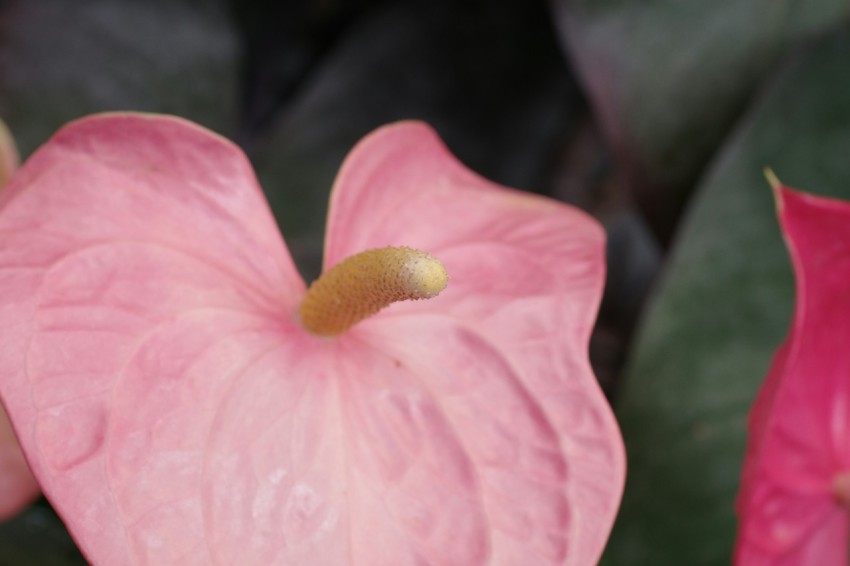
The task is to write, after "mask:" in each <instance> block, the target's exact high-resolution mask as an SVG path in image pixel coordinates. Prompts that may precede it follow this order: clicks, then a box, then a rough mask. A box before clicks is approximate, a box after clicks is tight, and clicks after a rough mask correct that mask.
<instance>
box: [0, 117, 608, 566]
mask: <svg viewBox="0 0 850 566" xmlns="http://www.w3.org/2000/svg"><path fill="white" fill-rule="evenodd" d="M0 238H2V241H3V246H2V248H0V313H2V320H3V324H2V325H0V375H2V376H3V381H2V384H0V392H2V395H3V399H4V401H5V402H6V404H7V406H8V408H9V413H10V415H11V418H12V420H13V422H14V424H15V427H16V430H17V432H18V434H19V437H20V440H21V443H22V445H23V447H24V450H25V453H26V455H27V457H28V459H29V461H30V463H31V465H32V467H33V469H34V472H35V474H36V476H37V478H38V479H39V481H40V482H41V485H42V487H43V489H44V491H45V493H46V494H47V496H48V497H49V498H50V500H51V502H52V503H53V504H54V506H55V507H56V508H57V510H58V511H59V513H60V514H61V515H62V517H63V518H64V520H65V521H66V523H67V524H68V526H69V528H70V530H71V532H72V534H73V535H74V537H75V539H76V540H77V542H78V543H79V545H80V546H81V548H82V550H83V552H84V553H85V554H86V555H87V556H88V558H89V559H90V560H92V561H94V562H96V563H99V564H110V565H121V564H174V563H179V564H207V563H238V564H311V565H313V564H319V565H323V564H328V565H340V564H343V565H344V564H356V565H369V566H373V565H381V564H386V565H393V566H397V565H405V564H463V565H472V564H518V565H519V564H590V563H593V562H594V561H595V560H596V559H597V558H598V556H599V554H600V553H601V550H602V547H603V545H604V542H605V540H606V538H607V536H608V532H609V529H610V527H611V523H612V521H613V518H614V515H615V512H616V509H617V505H618V503H619V499H620V494H621V489H622V482H623V475H624V459H623V452H622V443H621V440H620V436H619V432H618V430H617V427H616V423H615V421H614V419H613V417H612V415H611V412H610V411H609V408H608V406H607V404H606V402H605V400H604V398H603V397H602V395H601V393H600V390H599V388H598V387H597V384H596V382H595V380H594V377H593V374H592V373H591V371H590V368H589V364H588V360H587V354H586V350H587V343H588V337H589V333H590V329H591V326H592V323H593V319H594V317H595V313H596V309H597V305H598V301H599V298H600V293H601V288H602V281H603V269H604V267H603V257H602V255H603V234H602V231H601V229H600V228H599V226H598V225H597V224H596V223H595V222H594V221H592V220H591V219H589V218H588V217H586V216H585V215H584V214H582V213H580V212H578V211H576V210H574V209H572V208H570V207H567V206H564V205H561V204H558V203H555V202H552V201H548V200H545V199H541V198H537V197H532V196H528V195H525V194H522V193H519V192H515V191H512V190H509V189H504V188H501V187H497V186H495V185H493V184H491V183H489V182H488V181H486V180H484V179H482V178H480V177H478V176H477V175H475V174H474V173H472V172H470V171H469V170H467V169H465V168H464V167H463V166H462V165H460V164H459V163H458V162H457V161H456V160H455V159H454V158H453V157H452V156H451V155H450V154H449V153H448V151H447V150H446V148H445V147H444V146H443V145H442V143H441V142H440V141H439V139H438V138H437V137H436V135H435V134H434V132H433V131H432V130H431V129H430V128H428V127H427V126H425V125H423V124H419V123H400V124H397V125H393V126H388V127H385V128H383V129H381V130H378V131H377V132H376V133H374V134H372V135H371V136H369V137H367V138H366V139H365V140H364V141H362V142H361V143H360V144H359V145H358V146H357V147H356V148H355V149H354V150H353V152H352V154H351V155H350V156H349V157H348V159H347V160H346V162H345V164H344V165H343V168H342V171H341V172H340V175H339V177H338V179H337V181H336V185H335V188H334V193H333V197H332V200H331V205H330V212H329V223H328V228H327V240H326V250H325V252H326V253H325V265H326V266H330V265H334V264H336V263H337V262H339V261H341V260H342V259H344V258H345V257H348V256H351V255H353V254H354V253H356V252H359V251H363V250H365V249H370V248H377V247H383V246H389V245H394V246H399V245H406V246H411V247H415V248H418V249H422V250H426V251H428V252H430V253H433V254H434V255H435V256H437V257H439V258H440V259H441V260H442V262H443V263H444V264H445V266H446V268H447V270H448V272H449V274H450V282H449V286H448V288H447V289H446V290H445V291H444V292H443V293H442V294H441V295H440V296H439V297H437V298H435V299H432V300H430V301H424V302H423V301H417V302H415V303H399V304H396V305H393V306H391V307H389V308H387V309H385V310H383V311H381V312H380V313H378V314H377V315H375V316H374V317H372V318H370V319H368V320H366V321H364V322H362V323H360V324H359V325H357V326H355V327H354V328H353V329H352V330H350V331H349V332H347V333H345V334H343V335H341V336H339V337H337V338H332V339H328V338H320V337H317V336H313V335H311V334H309V333H307V332H306V331H305V330H304V329H303V328H302V327H301V326H300V324H299V322H298V319H297V314H296V313H297V309H298V305H299V301H300V299H301V297H302V296H303V294H304V291H305V285H304V282H303V281H302V280H301V278H300V277H299V275H298V273H297V272H296V270H295V268H294V267H293V264H292V262H291V260H290V257H289V254H288V252H287V250H286V247H285V245H284V244H283V241H282V240H281V238H280V235H279V232H278V230H277V228H276V226H275V224H274V221H273V219H272V217H271V215H270V213H269V211H268V207H267V205H266V203H265V201H264V199H263V197H262V193H261V191H260V189H259V187H258V186H257V183H256V180H255V177H254V175H253V173H252V171H251V169H250V166H249V164H248V163H247V161H246V159H245V158H244V156H243V155H242V153H241V152H240V151H239V150H238V149H237V148H236V147H234V146H233V145H232V144H230V143H229V142H227V141H226V140H223V139H221V138H219V137H217V136H215V135H212V134H210V133H209V132H207V131H205V130H203V129H201V128H199V127H197V126H194V125H192V124H190V123H187V122H185V121H182V120H179V119H175V118H166V117H156V116H147V115H102V116H97V117H92V118H89V119H85V120H82V121H79V122H76V123H73V124H71V125H69V126H67V127H66V128H65V129H63V130H62V131H60V132H59V133H58V134H57V135H56V136H55V137H54V138H53V139H52V140H51V141H50V142H49V143H48V144H46V145H45V146H44V147H43V148H41V149H40V150H39V151H38V152H37V153H36V154H35V155H34V156H33V157H32V158H31V159H30V160H29V161H28V162H27V163H26V164H25V165H24V167H23V168H22V169H21V171H20V172H19V174H18V175H17V176H16V177H15V178H14V180H13V181H12V183H11V185H10V186H9V188H8V190H7V191H5V192H4V193H2V194H0Z"/></svg>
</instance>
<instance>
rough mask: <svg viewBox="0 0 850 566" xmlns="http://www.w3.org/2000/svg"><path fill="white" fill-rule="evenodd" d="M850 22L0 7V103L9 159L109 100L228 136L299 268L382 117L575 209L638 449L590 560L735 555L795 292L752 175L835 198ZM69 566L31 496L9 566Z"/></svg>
mask: <svg viewBox="0 0 850 566" xmlns="http://www.w3.org/2000/svg"><path fill="white" fill-rule="evenodd" d="M848 20H850V0H841V1H839V0H748V1H746V2H741V1H740V0H715V1H713V2H683V1H681V0H550V1H549V2H546V1H544V0H532V1H528V2H517V1H515V0H431V1H427V0H406V1H405V0H399V1H392V0H293V1H286V2H281V1H277V0H230V1H228V0H145V1H142V0H0V118H2V119H3V120H5V121H6V123H7V124H8V126H9V128H10V130H11V131H12V132H13V134H14V136H15V138H16V139H17V141H18V144H19V147H20V151H21V155H22V157H24V158H25V157H26V156H27V155H29V154H30V153H31V152H32V151H33V150H34V149H35V148H36V147H38V146H39V145H40V144H41V143H43V142H44V141H46V140H47V139H48V138H49V137H50V135H52V133H53V132H55V131H56V129H58V128H59V127H60V126H61V125H62V124H64V123H66V122H68V121H70V120H73V119H75V118H78V117H80V116H84V115H86V114H89V113H92V112H100V111H107V110H144V111H152V112H165V113H172V114H178V115H181V116H184V117H187V118H189V119H191V120H194V121H196V122H199V123H201V124H203V125H205V126H207V127H209V128H212V129H213V130H216V131H218V132H220V133H222V134H223V135H225V136H227V137H230V138H232V139H234V140H236V141H237V143H239V144H240V145H241V146H242V147H243V148H244V149H245V151H246V152H247V153H248V155H249V157H250V158H251V159H252V161H253V163H254V165H255V167H256V170H257V175H258V177H259V179H260V181H261V183H262V185H263V187H264V190H265V191H266V193H267V195H268V198H269V201H270V203H271V205H272V208H273V210H274V213H275V215H276V217H277V219H278V222H279V224H280V226H281V231H282V233H283V234H284V236H285V237H286V239H287V242H288V244H289V246H290V249H291V250H292V252H293V255H294V257H295V259H296V262H297V263H298V265H299V268H300V269H301V271H302V273H304V275H305V277H306V278H307V279H312V278H313V277H314V276H315V275H316V274H317V273H318V272H319V269H320V265H321V247H322V234H323V230H324V217H325V211H326V206H327V197H328V193H329V190H330V186H331V183H332V182H333V178H334V175H335V173H336V170H337V168H338V166H339V163H340V160H341V159H342V158H343V156H344V155H345V153H346V152H347V151H348V149H350V147H351V146H352V145H353V144H354V143H355V142H356V141H357V140H358V139H359V138H360V137H362V136H363V135H364V134H366V133H367V132H369V131H370V130H372V129H374V128H375V127H377V126H380V125H382V124H384V123H387V122H390V121H393V120H399V119H411V118H413V119H423V120H426V121H428V122H430V123H431V124H432V125H434V126H435V127H436V128H437V130H438V131H439V132H440V134H441V135H442V136H443V138H444V139H445V140H446V142H447V143H448V145H449V147H450V148H451V149H452V150H453V151H454V152H455V153H456V154H457V155H458V157H459V158H460V159H461V160H463V161H464V162H465V163H467V164H468V165H469V166H470V167H471V168H473V169H475V170H476V171H478V172H479V173H481V174H483V175H485V176H487V177H489V178H491V179H494V180H496V181H498V182H501V183H504V184H507V185H510V186H514V187H518V188H521V189H524V190H529V191H535V192H538V193H541V194H546V195H549V196H552V197H553V198H557V199H560V200H562V201H565V202H569V203H573V204H575V205H577V206H579V207H581V208H583V209H585V210H587V211H588V212H590V213H591V214H593V215H594V216H596V217H597V218H598V219H599V220H600V221H601V222H602V223H603V224H604V225H605V226H606V228H607V230H608V234H609V244H608V258H609V259H608V261H609V275H608V281H607V286H606V292H605V298H604V301H603V305H602V310H601V313H600V318H599V322H598V324H597V327H596V329H595V332H594V335H593V339H592V342H591V359H592V362H593V364H594V367H595V369H596V372H597V375H598V377H599V378H600V382H601V383H602V385H603V388H604V389H605V391H606V393H607V394H608V395H609V397H610V398H611V400H612V402H613V404H614V406H615V410H616V411H617V414H618V417H619V419H620V422H621V425H622V428H623V434H624V437H625V440H626V444H627V450H628V456H629V476H628V482H627V486H626V494H625V497H624V502H623V508H622V512H621V515H620V517H619V519H618V522H617V525H616V526H615V529H614V532H613V534H612V537H611V541H610V544H609V547H608V550H607V552H606V555H605V557H604V559H603V563H604V564H609V565H634V564H639V565H652V566H657V565H661V566H663V565H676V566H679V565H682V564H688V565H709V564H711V565H713V564H726V563H728V562H729V558H730V554H731V548H732V545H733V539H734V530H735V516H734V496H735V492H736V489H737V482H738V476H739V468H740V464H741V460H742V455H743V447H744V439H745V426H746V415H747V412H748V410H749V406H750V404H751V402H752V399H753V397H754V394H755V391H756V389H757V388H758V386H759V385H760V383H761V380H762V378H763V376H764V373H765V371H766V369H767V365H768V363H769V361H770V358H771V356H772V352H773V351H774V349H775V348H776V347H777V345H778V344H779V342H780V341H781V340H782V338H783V336H784V334H785V331H786V325H787V322H788V319H789V316H790V312H791V308H792V303H793V281H792V278H791V273H790V268H789V263H788V260H787V257H786V254H785V250H784V246H783V242H782V238H781V235H780V233H779V231H778V227H777V223H776V220H775V211H774V205H773V202H772V196H771V193H770V190H769V188H768V186H767V183H766V182H765V181H764V180H763V178H762V176H761V175H762V174H761V171H762V168H763V167H764V166H772V167H773V168H774V169H775V170H776V172H777V174H778V175H779V177H780V179H782V180H783V181H785V182H786V183H788V184H791V185H794V186H797V187H800V188H805V189H806V190H809V191H812V192H815V193H821V194H830V195H834V196H840V197H843V198H850V160H848V159H847V155H848V153H850V73H848V61H850V22H848ZM434 229H435V230H439V226H435V227H434ZM81 563H84V561H83V559H82V557H81V556H80V555H79V554H78V553H77V552H76V549H75V547H74V545H73V542H72V541H71V540H70V539H69V537H68V536H67V534H66V533H65V532H64V530H63V528H62V525H61V522H60V521H59V520H58V519H57V518H56V516H55V515H54V514H53V513H52V510H51V509H50V507H49V505H47V504H46V502H44V501H41V502H38V503H37V504H35V505H34V506H33V507H31V508H30V509H29V510H27V511H26V512H25V513H23V514H22V515H21V516H19V517H18V518H16V519H13V520H11V521H7V522H6V523H2V524H0V564H51V565H52V564H57V565H60V564H62V565H64V564H81Z"/></svg>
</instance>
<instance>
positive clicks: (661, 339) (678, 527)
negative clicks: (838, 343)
mask: <svg viewBox="0 0 850 566" xmlns="http://www.w3.org/2000/svg"><path fill="white" fill-rule="evenodd" d="M847 61H850V32H848V31H843V32H841V33H840V34H838V35H835V36H832V37H828V38H826V39H824V40H822V41H821V42H819V43H818V44H816V45H814V46H812V47H811V48H809V49H807V50H806V51H804V52H801V53H798V54H797V55H796V56H795V57H794V58H793V59H792V60H791V61H790V64H789V65H788V66H787V67H785V68H784V70H783V72H782V73H781V74H780V75H779V76H778V77H776V80H775V81H773V82H772V83H771V85H770V88H769V89H768V90H767V91H766V92H765V93H764V96H763V97H762V98H761V99H760V100H759V102H758V104H757V105H756V107H755V108H754V109H753V111H752V112H751V113H750V114H749V115H748V116H747V117H746V118H745V119H744V120H743V122H742V123H741V124H740V127H739V128H738V130H737V132H736V133H735V135H734V136H733V137H732V138H731V139H730V141H729V143H728V144H727V145H726V146H725V148H724V149H723V151H722V152H721V154H720V156H719V158H718V159H717V160H716V161H715V163H714V164H713V166H712V168H711V170H710V173H709V175H708V176H707V178H706V180H705V182H704V183H703V184H702V185H701V186H700V187H699V190H698V193H697V197H696V199H695V201H694V202H693V203H692V207H691V209H690V211H689V213H688V215H687V217H686V219H685V222H684V225H683V229H682V230H681V232H680V234H679V235H678V239H677V244H676V246H675V250H674V253H673V256H672V260H671V262H670V264H669V268H668V271H667V273H666V274H665V277H664V278H663V282H662V284H661V286H660V287H659V288H658V290H657V294H656V296H655V299H654V301H653V304H652V306H651V308H650V310H649V311H648V314H647V316H646V317H645V320H644V322H643V324H642V326H641V329H640V330H639V334H638V338H637V341H636V344H635V347H634V350H633V355H632V361H631V363H630V367H629V371H628V375H627V380H626V382H625V384H624V389H623V390H622V391H621V396H620V398H619V404H618V407H617V410H618V416H619V419H620V423H621V426H622V429H623V432H624V435H625V440H626V446H627V450H628V456H629V476H628V481H627V484H626V492H625V498H624V501H623V507H622V511H621V515H620V517H619V519H618V522H617V525H616V526H615V529H614V532H613V534H612V538H611V541H610V544H609V547H608V550H607V553H606V556H605V560H604V561H603V562H604V563H605V564H608V565H615V564H616V565H620V564H622V565H628V566H633V565H640V564H646V565H652V566H664V565H676V566H680V565H682V564H688V565H689V566H699V565H707V564H728V563H729V559H730V555H731V551H732V546H733V541H734V535H735V527H736V522H735V515H734V507H733V505H734V497H735V494H736V492H737V488H738V479H739V474H740V466H741V463H742V459H743V450H744V443H745V434H746V433H745V426H746V425H745V421H746V417H747V414H748V412H749V408H750V405H751V404H752V401H753V399H754V396H755V392H756V390H757V389H758V387H759V386H760V384H761V382H762V380H763V378H764V375H765V373H766V371H767V367H768V364H769V362H770V360H771V358H772V355H773V352H774V351H775V349H776V348H777V346H778V345H779V343H780V342H781V341H782V339H783V337H784V336H785V333H786V329H787V324H788V321H789V318H790V313H791V307H792V303H793V280H792V276H791V270H790V264H789V260H788V257H787V253H786V251H785V247H784V245H783V241H782V237H781V234H780V232H779V228H778V224H777V221H776V212H775V206H774V202H773V197H772V193H771V190H770V188H769V187H768V183H767V182H766V181H765V179H764V177H763V174H762V170H763V168H764V167H765V166H770V167H773V168H774V170H775V171H776V173H777V175H778V176H779V178H780V179H781V180H782V181H783V182H784V183H786V184H789V185H791V186H795V187H798V188H804V189H806V190H807V191H810V192H814V193H819V194H824V195H832V196H838V197H841V198H845V199H850V160H848V159H847V155H848V154H850V104H848V101H850V81H847Z"/></svg>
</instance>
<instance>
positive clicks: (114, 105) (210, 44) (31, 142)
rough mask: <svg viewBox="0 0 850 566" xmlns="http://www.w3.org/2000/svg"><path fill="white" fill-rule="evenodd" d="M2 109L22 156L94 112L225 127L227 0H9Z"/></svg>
mask: <svg viewBox="0 0 850 566" xmlns="http://www.w3.org/2000/svg"><path fill="white" fill-rule="evenodd" d="M3 6H4V7H3V8H2V10H0V14H2V17H3V24H4V25H3V42H2V45H0V56H2V59H3V68H2V75H0V79H1V80H2V83H3V91H2V95H0V115H1V116H2V117H3V119H4V120H5V121H6V123H7V124H8V126H9V129H10V130H11V131H12V132H13V133H14V136H15V140H16V141H17V142H18V146H19V148H20V150H21V154H22V155H23V156H27V155H29V154H30V153H31V152H32V151H33V150H34V149H35V148H36V147H38V146H39V145H41V144H42V143H44V142H45V141H47V138H48V137H50V136H51V135H53V133H54V132H55V131H56V130H57V129H58V128H59V127H61V126H62V125H64V124H65V123H66V122H69V121H71V120H73V119H75V118H79V117H81V116H84V115H86V114H90V113H93V112H103V111H106V110H140V111H147V112H163V113H169V114H177V115H179V116H183V117H184V118H189V119H190V120H194V121H196V122H199V123H201V124H203V125H205V126H207V127H209V128H212V129H214V130H217V131H219V132H225V133H226V132H228V131H229V130H230V129H231V127H232V121H233V114H234V113H235V102H234V98H235V90H236V86H235V83H236V62H237V59H236V57H237V45H236V38H235V36H234V32H233V31H232V30H231V29H230V28H229V26H228V25H227V21H226V19H225V15H226V13H225V12H224V6H223V2H222V0H214V1H208V2H197V3H193V2H190V1H189V0H178V1H171V2H169V1H168V0H150V1H146V2H138V1H135V0H74V1H73V2H67V1H66V0H27V1H26V2H16V3H13V6H8V7H6V6H5V4H3Z"/></svg>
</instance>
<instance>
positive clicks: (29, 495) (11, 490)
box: [0, 120, 39, 521]
mask: <svg viewBox="0 0 850 566" xmlns="http://www.w3.org/2000/svg"><path fill="white" fill-rule="evenodd" d="M17 167H18V148H17V146H16V145H15V140H14V138H13V137H12V134H11V133H9V130H8V129H7V128H6V125H5V124H4V123H3V121H2V120H0V191H2V190H3V187H4V186H5V185H6V183H7V182H8V181H9V178H10V177H11V176H12V173H14V171H15V169H17ZM0 312H2V311H0ZM0 324H2V318H0ZM38 493H39V488H38V483H36V481H35V478H33V477H32V474H31V473H30V471H29V467H28V466H27V463H26V460H24V455H23V454H22V453H21V448H20V446H19V445H18V441H17V439H16V438H15V434H14V432H13V431H12V425H11V424H10V423H9V417H8V416H7V415H6V411H5V409H4V408H3V405H2V404H0V521H2V520H4V519H8V518H9V517H12V516H13V515H16V514H17V513H18V512H19V511H21V510H22V509H23V508H24V507H25V506H26V505H27V504H29V503H30V502H32V500H33V499H35V498H36V496H37V495H38Z"/></svg>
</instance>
